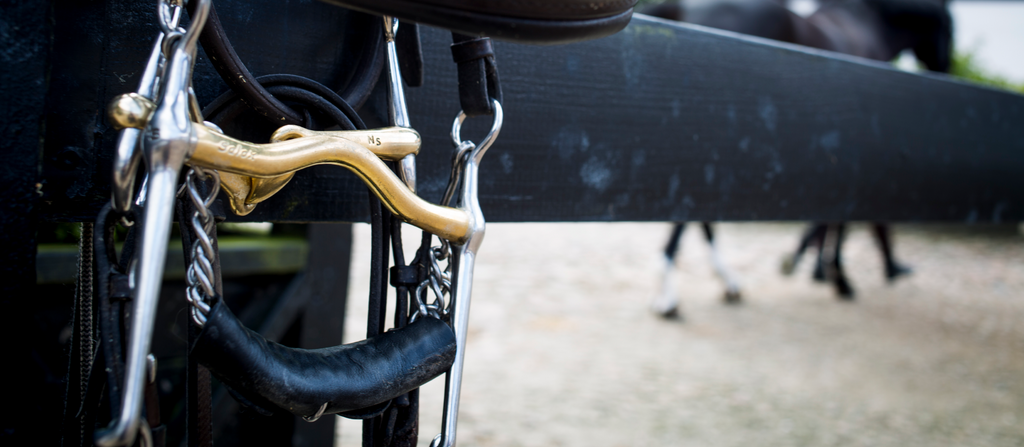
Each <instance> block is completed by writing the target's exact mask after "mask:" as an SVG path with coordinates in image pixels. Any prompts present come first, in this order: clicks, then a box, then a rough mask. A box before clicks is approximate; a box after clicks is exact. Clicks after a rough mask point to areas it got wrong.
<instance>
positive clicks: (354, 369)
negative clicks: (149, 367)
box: [189, 300, 455, 416]
mask: <svg viewBox="0 0 1024 447" xmlns="http://www.w3.org/2000/svg"><path fill="white" fill-rule="evenodd" d="M189 354H190V355H193V356H196V358H197V359H198V360H199V361H200V362H201V363H202V364H203V365H205V366H206V367H207V368H209V369H210V372H212V373H213V374H214V376H216V377H217V378H218V379H220V380H221V381H222V382H224V383H226V384H227V385H228V386H230V387H231V388H232V389H234V390H235V391H236V392H237V393H240V394H242V395H244V396H245V397H247V398H249V399H253V400H254V402H256V401H265V402H270V403H272V404H273V405H274V406H275V407H277V408H280V409H284V410H286V411H288V412H290V413H292V414H295V415H299V416H312V415H314V414H316V413H317V412H318V411H319V410H320V408H321V407H322V406H323V405H324V403H327V409H326V410H325V411H324V412H323V414H335V413H339V412H342V411H350V410H357V409H361V408H365V407H370V406H372V405H375V404H379V403H381V402H385V401H387V400H389V399H392V398H395V397H397V396H400V395H402V394H405V393H407V392H409V391H411V390H413V389H415V388H418V387H419V386H421V385H423V384H424V383H426V382H428V381H430V380H431V379H433V378H434V377H437V376H438V375H440V374H442V373H444V372H445V371H447V370H448V369H449V368H451V365H452V362H453V361H454V359H455V334H454V333H453V332H452V330H451V328H449V327H448V325H447V324H445V323H444V322H442V321H440V320H437V319H434V318H422V319H420V320H417V321H416V323H413V324H410V325H408V326H406V327H404V328H400V329H395V330H393V331H389V332H385V333H383V334H380V335H378V336H375V337H373V338H370V339H367V340H363V341H358V342H355V343H350V344H347V345H341V346H335V347H330V348H322V349H299V348H289V347H285V346H282V345H279V344H277V343H274V342H271V341H268V340H266V339H265V338H263V336H261V335H259V334H258V333H256V332H253V331H252V330H250V329H248V328H246V327H245V326H243V325H242V323H241V322H239V321H238V318H237V317H235V316H234V314H232V313H231V310H230V309H228V307H227V306H226V305H224V303H223V301H222V300H220V301H218V302H217V303H216V304H214V306H213V308H212V309H211V311H210V314H209V315H208V316H207V320H206V325H205V326H204V327H203V331H202V333H200V334H199V337H198V339H197V340H196V342H195V344H193V345H192V347H191V351H190V353H189Z"/></svg>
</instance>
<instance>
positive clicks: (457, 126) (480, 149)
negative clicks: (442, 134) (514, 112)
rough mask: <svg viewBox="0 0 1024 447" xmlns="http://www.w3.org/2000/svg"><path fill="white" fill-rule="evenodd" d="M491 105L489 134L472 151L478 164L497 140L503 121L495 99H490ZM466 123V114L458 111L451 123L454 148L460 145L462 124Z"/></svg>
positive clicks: (499, 105)
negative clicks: (491, 118) (491, 116)
mask: <svg viewBox="0 0 1024 447" xmlns="http://www.w3.org/2000/svg"><path fill="white" fill-rule="evenodd" d="M491 105H492V106H493V107H494V122H493V123H492V124H491V130H490V132H487V135H486V136H484V139H483V141H481V142H480V144H477V145H476V149H474V150H473V153H472V155H471V156H472V157H473V158H475V159H476V161H477V163H479V162H480V158H482V157H483V156H484V153H485V152H487V149H490V147H491V144H493V143H494V140H495V139H496V138H498V133H499V132H501V125H502V123H503V122H504V120H505V115H504V113H503V112H502V110H501V103H500V102H498V100H497V99H494V98H491ZM463 121H466V112H465V111H462V110H460V111H459V116H457V117H455V122H454V123H452V142H453V143H455V145H456V146H458V145H460V144H462V135H461V133H462V122H463Z"/></svg>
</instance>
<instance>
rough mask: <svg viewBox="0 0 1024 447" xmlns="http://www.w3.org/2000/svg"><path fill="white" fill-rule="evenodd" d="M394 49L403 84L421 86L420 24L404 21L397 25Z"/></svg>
mask: <svg viewBox="0 0 1024 447" xmlns="http://www.w3.org/2000/svg"><path fill="white" fill-rule="evenodd" d="M395 49H396V50H398V66H399V67H400V68H401V70H402V79H404V80H405V85H408V86H409V87H420V86H422V85H423V44H422V43H421V42H420V26H419V25H418V24H417V23H415V22H406V23H402V24H400V25H399V26H398V35H396V36H395Z"/></svg>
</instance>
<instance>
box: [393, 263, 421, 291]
mask: <svg viewBox="0 0 1024 447" xmlns="http://www.w3.org/2000/svg"><path fill="white" fill-rule="evenodd" d="M417 270H419V269H417V268H416V266H415V265H403V266H397V265H395V266H391V271H390V272H389V274H388V276H389V277H390V278H391V285H392V286H393V287H409V288H412V287H416V286H417V285H419V281H418V280H417V276H419V275H418V272H417Z"/></svg>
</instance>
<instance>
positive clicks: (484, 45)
mask: <svg viewBox="0 0 1024 447" xmlns="http://www.w3.org/2000/svg"><path fill="white" fill-rule="evenodd" d="M451 51H452V59H453V60H454V61H455V63H456V64H457V65H458V75H459V103H460V105H461V106H462V111H463V112H464V113H465V114H466V116H480V115H493V114H494V110H493V107H492V104H491V100H492V99H494V100H497V101H498V102H501V84H500V83H499V82H498V66H497V64H496V63H495V62H494V46H493V45H492V44H491V39H489V38H487V37H473V36H467V35H464V34H459V33H452V46H451Z"/></svg>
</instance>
